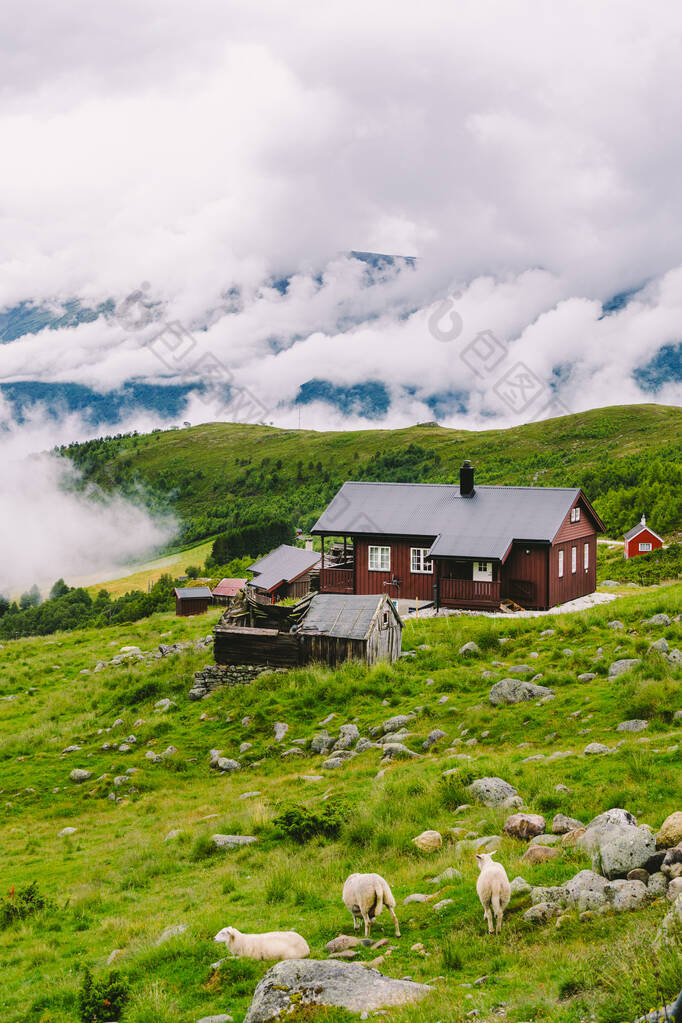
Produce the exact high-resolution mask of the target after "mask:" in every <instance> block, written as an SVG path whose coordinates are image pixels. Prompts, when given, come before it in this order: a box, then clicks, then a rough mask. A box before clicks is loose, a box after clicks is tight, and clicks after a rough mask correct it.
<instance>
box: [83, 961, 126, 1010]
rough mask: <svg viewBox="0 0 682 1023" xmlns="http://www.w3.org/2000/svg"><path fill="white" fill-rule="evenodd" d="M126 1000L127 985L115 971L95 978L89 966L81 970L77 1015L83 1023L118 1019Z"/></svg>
mask: <svg viewBox="0 0 682 1023" xmlns="http://www.w3.org/2000/svg"><path fill="white" fill-rule="evenodd" d="M127 1000H128V985H127V984H126V983H125V981H124V980H122V979H121V977H120V975H119V974H118V973H116V972H115V971H114V972H112V973H110V974H109V975H108V976H107V977H100V979H99V980H95V979H94V977H93V976H92V972H91V971H90V969H89V967H87V966H86V967H85V969H84V970H83V980H82V983H81V987H80V991H79V992H78V1015H79V1018H80V1019H81V1020H83V1023H104V1021H106V1020H110V1019H118V1018H119V1017H120V1015H121V1013H122V1012H123V1007H124V1005H125V1003H126V1002H127Z"/></svg>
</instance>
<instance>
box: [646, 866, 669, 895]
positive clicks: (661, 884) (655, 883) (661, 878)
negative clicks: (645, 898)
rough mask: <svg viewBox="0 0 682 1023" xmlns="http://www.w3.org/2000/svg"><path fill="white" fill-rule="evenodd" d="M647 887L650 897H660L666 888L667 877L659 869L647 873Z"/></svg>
mask: <svg viewBox="0 0 682 1023" xmlns="http://www.w3.org/2000/svg"><path fill="white" fill-rule="evenodd" d="M647 889H648V891H649V897H650V898H651V899H660V898H661V897H662V896H663V895H665V894H666V891H667V889H668V878H667V877H666V876H665V874H663V873H661V871H660V870H659V871H655V872H654V873H653V874H650V875H649V880H648V882H647Z"/></svg>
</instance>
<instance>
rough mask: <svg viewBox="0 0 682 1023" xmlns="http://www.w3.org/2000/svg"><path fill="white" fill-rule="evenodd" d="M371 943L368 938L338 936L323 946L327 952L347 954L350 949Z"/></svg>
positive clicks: (346, 935) (353, 935) (347, 935)
mask: <svg viewBox="0 0 682 1023" xmlns="http://www.w3.org/2000/svg"><path fill="white" fill-rule="evenodd" d="M371 944H372V942H371V940H370V939H369V938H358V936H357V935H355V934H339V935H338V937H336V938H332V940H331V941H328V942H327V944H326V945H325V946H324V947H325V948H326V950H327V952H347V951H348V949H350V948H357V947H358V945H371Z"/></svg>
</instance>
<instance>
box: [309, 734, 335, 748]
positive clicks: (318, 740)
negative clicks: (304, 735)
mask: <svg viewBox="0 0 682 1023" xmlns="http://www.w3.org/2000/svg"><path fill="white" fill-rule="evenodd" d="M333 745H334V739H333V738H332V736H331V735H330V734H329V732H328V731H326V729H325V731H324V732H318V733H317V735H314V736H313V737H312V739H311V741H310V749H311V752H312V753H326V752H327V750H330V749H331V748H332V746H333Z"/></svg>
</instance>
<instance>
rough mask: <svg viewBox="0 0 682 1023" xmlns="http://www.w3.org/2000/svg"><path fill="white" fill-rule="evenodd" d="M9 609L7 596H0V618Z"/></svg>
mask: <svg viewBox="0 0 682 1023" xmlns="http://www.w3.org/2000/svg"><path fill="white" fill-rule="evenodd" d="M8 611H9V600H8V599H7V597H3V596H0V618H2V616H3V615H6V614H7V612H8Z"/></svg>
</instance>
